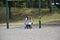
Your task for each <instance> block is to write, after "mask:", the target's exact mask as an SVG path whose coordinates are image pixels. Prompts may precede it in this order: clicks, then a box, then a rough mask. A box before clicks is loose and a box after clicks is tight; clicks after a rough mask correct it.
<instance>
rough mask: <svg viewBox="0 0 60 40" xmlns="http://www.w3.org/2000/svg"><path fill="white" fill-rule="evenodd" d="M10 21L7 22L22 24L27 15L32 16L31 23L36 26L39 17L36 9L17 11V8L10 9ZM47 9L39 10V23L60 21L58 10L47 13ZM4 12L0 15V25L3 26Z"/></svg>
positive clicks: (4, 21)
mask: <svg viewBox="0 0 60 40" xmlns="http://www.w3.org/2000/svg"><path fill="white" fill-rule="evenodd" d="M11 11H12V19H10V20H9V22H10V23H24V19H25V16H27V15H29V16H32V21H33V23H36V24H38V22H39V17H38V9H36V8H35V9H32V8H30V9H28V8H27V9H26V8H23V9H21V8H20V9H19V8H12V10H11ZM48 11H49V9H42V10H41V14H42V15H41V23H48V22H52V21H60V10H58V9H57V10H54V12H53V13H49V12H48ZM5 18H6V16H5V11H3V14H1V15H0V24H3V23H4V24H5V23H6V20H5Z"/></svg>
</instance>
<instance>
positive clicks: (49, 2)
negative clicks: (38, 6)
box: [48, 0, 52, 12]
mask: <svg viewBox="0 0 60 40" xmlns="http://www.w3.org/2000/svg"><path fill="white" fill-rule="evenodd" d="M51 2H52V1H51V0H48V8H49V12H52V6H51Z"/></svg>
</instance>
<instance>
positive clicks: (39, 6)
mask: <svg viewBox="0 0 60 40" xmlns="http://www.w3.org/2000/svg"><path fill="white" fill-rule="evenodd" d="M39 28H41V0H39Z"/></svg>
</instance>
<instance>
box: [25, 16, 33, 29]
mask: <svg viewBox="0 0 60 40" xmlns="http://www.w3.org/2000/svg"><path fill="white" fill-rule="evenodd" d="M25 25H26V27H25V29H26V28H27V29H30V28H32V27H31V25H32V21H31V17H30V16H26V18H25Z"/></svg>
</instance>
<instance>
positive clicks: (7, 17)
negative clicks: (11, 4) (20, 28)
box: [6, 0, 9, 29]
mask: <svg viewBox="0 0 60 40" xmlns="http://www.w3.org/2000/svg"><path fill="white" fill-rule="evenodd" d="M6 22H7V29H9V13H8V0H6Z"/></svg>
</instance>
